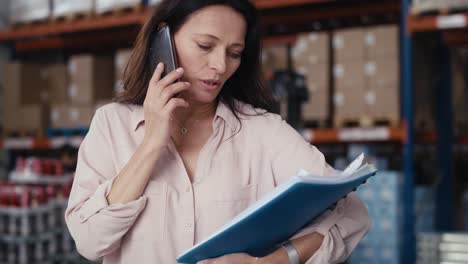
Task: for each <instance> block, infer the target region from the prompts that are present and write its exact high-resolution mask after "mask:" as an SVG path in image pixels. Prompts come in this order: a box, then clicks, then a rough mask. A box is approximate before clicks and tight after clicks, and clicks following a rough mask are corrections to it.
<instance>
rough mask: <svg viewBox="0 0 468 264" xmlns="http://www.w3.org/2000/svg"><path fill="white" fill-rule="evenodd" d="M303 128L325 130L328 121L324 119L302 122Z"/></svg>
mask: <svg viewBox="0 0 468 264" xmlns="http://www.w3.org/2000/svg"><path fill="white" fill-rule="evenodd" d="M303 123H304V127H306V128H327V127H328V121H327V120H326V119H314V120H304V122H303Z"/></svg>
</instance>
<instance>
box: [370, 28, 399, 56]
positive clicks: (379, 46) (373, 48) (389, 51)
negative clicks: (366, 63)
mask: <svg viewBox="0 0 468 264" xmlns="http://www.w3.org/2000/svg"><path fill="white" fill-rule="evenodd" d="M399 39H400V38H399V27H398V26H397V25H386V26H377V27H370V28H367V29H366V30H365V36H364V45H365V50H366V58H367V59H376V58H381V57H395V58H398V57H399V56H400V54H399V50H400V49H399V47H400V41H399Z"/></svg>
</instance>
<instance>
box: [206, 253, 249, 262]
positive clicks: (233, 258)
mask: <svg viewBox="0 0 468 264" xmlns="http://www.w3.org/2000/svg"><path fill="white" fill-rule="evenodd" d="M256 262H257V258H255V257H252V256H250V255H248V254H244V253H236V254H229V255H224V256H222V257H219V258H214V259H205V260H203V261H199V262H197V264H255V263H256Z"/></svg>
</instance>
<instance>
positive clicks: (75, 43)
mask: <svg viewBox="0 0 468 264" xmlns="http://www.w3.org/2000/svg"><path fill="white" fill-rule="evenodd" d="M255 4H256V5H257V7H258V8H259V10H260V15H261V25H262V28H263V29H264V30H265V31H267V32H268V37H266V38H264V39H263V42H264V43H265V44H290V43H293V42H294V41H295V40H296V35H295V34H296V33H298V32H301V31H305V30H314V29H317V28H315V25H314V24H313V23H305V22H311V21H326V20H330V19H333V20H336V19H337V18H353V17H368V16H369V14H371V15H376V16H379V15H382V16H384V15H386V14H388V13H392V14H397V17H399V23H400V27H401V37H400V39H401V43H400V44H401V101H402V119H403V122H402V123H401V125H400V126H397V127H378V128H343V129H307V130H303V131H302V134H303V135H304V137H305V138H306V139H307V140H309V141H310V142H311V143H342V142H343V143H347V142H399V143H401V144H402V146H403V152H402V156H403V161H404V164H403V171H404V175H405V178H404V179H405V182H404V193H405V195H404V198H405V200H404V201H405V203H404V204H405V208H404V230H403V232H404V234H405V239H404V243H403V246H402V263H414V261H415V251H416V246H415V245H416V241H415V231H414V223H413V188H414V173H413V170H414V168H413V163H414V162H413V160H414V144H415V138H416V135H415V131H414V127H413V87H412V86H413V85H412V35H411V34H412V33H414V32H420V31H435V30H438V29H437V26H438V25H442V26H444V29H448V28H466V27H467V26H466V20H467V19H468V13H466V14H462V15H459V16H458V18H457V17H455V18H453V17H452V18H451V19H452V20H450V18H449V17H447V18H445V21H444V18H440V17H435V16H434V17H421V18H417V17H413V16H411V15H408V14H409V8H410V4H411V0H393V1H392V0H381V1H370V0H367V1H366V0H348V1H346V0H256V1H255ZM149 12H150V10H148V9H143V10H141V11H139V12H134V13H128V14H122V15H119V16H103V17H91V18H89V19H82V20H76V21H71V22H66V23H65V22H53V23H50V24H42V25H27V26H25V27H18V28H12V29H8V30H5V31H0V43H6V44H7V45H9V46H10V47H12V49H13V50H14V52H16V53H18V54H21V53H36V52H42V51H44V50H66V51H70V52H73V51H75V50H79V49H80V48H81V47H82V46H87V47H96V46H102V45H111V44H112V45H117V46H120V47H122V46H131V44H132V41H133V40H134V38H135V36H136V34H137V32H138V29H139V28H140V27H141V25H142V24H143V23H144V21H145V20H146V18H147V16H148V14H149ZM461 17H465V24H464V25H461V24H462V22H461V21H462V20H463V19H462V18H461ZM397 19H398V18H397ZM440 20H442V22H440ZM438 21H439V22H438ZM361 22H362V21H361ZM358 23H359V22H358ZM451 23H452V24H451ZM300 24H302V26H300ZM303 24H307V25H308V27H304V26H303ZM325 24H326V23H325ZM278 25H281V26H278ZM450 25H452V26H450ZM322 26H323V25H322ZM330 27H333V25H331V26H330ZM286 32H287V33H286ZM285 33H286V34H285ZM441 40H443V41H444V42H445V43H468V34H465V35H462V36H461V37H460V34H454V33H453V31H446V32H444V33H443V34H442V35H441ZM446 90H449V89H446ZM449 97H450V94H449V92H447V94H445V95H444V96H442V97H441V99H440V100H441V102H439V103H443V104H444V105H447V104H448V103H450V101H449V100H450V99H449ZM442 100H443V102H442ZM450 114H451V113H450V112H443V113H442V112H441V113H439V116H440V117H439V120H440V122H439V130H438V135H437V137H435V136H434V135H433V134H428V135H426V136H425V137H424V138H427V139H429V140H432V141H434V140H436V139H437V142H438V143H437V145H438V146H439V149H438V150H439V151H440V152H441V157H442V155H445V157H446V158H445V159H443V161H441V164H440V165H441V168H443V170H442V172H443V175H444V176H443V179H444V181H445V182H444V184H443V187H442V189H443V190H449V189H450V187H451V184H452V181H451V178H450V176H449V175H451V170H452V168H451V167H450V165H449V164H448V163H449V160H448V159H449V158H450V155H451V149H450V147H451V142H452V141H451V138H450V135H449V134H450V132H451V131H450V130H449V129H445V130H443V129H442V128H441V125H442V124H443V123H444V122H445V123H444V124H447V123H448V122H449V121H450V119H445V121H444V118H443V116H446V115H450ZM81 140H82V137H74V138H40V139H33V138H19V139H3V140H1V141H0V146H1V147H3V148H9V149H19V148H45V149H47V148H58V147H60V146H62V145H64V144H67V143H68V144H74V145H75V146H79V144H80V142H81ZM465 140H466V139H465ZM466 141H468V140H466ZM447 142H450V144H445V143H447ZM443 144H445V145H447V146H445V147H444V146H442V145H443ZM449 152H450V153H449ZM442 189H441V190H440V191H443V190H442ZM440 205H441V204H439V206H440ZM444 208H446V211H444V212H443V213H444V214H445V215H444V216H446V215H447V214H446V213H450V210H452V209H450V207H444ZM441 213H442V212H441V211H439V215H440V214H441ZM439 218H440V217H439Z"/></svg>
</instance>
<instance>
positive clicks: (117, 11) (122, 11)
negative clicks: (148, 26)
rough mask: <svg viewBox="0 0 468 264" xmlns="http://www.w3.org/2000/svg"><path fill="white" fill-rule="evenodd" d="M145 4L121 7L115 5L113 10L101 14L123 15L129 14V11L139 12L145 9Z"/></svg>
mask: <svg viewBox="0 0 468 264" xmlns="http://www.w3.org/2000/svg"><path fill="white" fill-rule="evenodd" d="M143 8H144V7H143V4H142V3H139V4H134V5H130V6H120V7H114V8H112V9H111V10H107V11H104V12H101V13H99V15H100V16H108V15H117V16H118V15H122V14H128V13H138V12H140V11H141V10H143Z"/></svg>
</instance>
